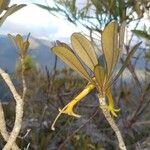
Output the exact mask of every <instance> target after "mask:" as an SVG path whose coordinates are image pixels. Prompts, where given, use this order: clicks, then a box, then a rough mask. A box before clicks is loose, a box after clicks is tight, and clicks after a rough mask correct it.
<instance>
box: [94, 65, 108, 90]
mask: <svg viewBox="0 0 150 150" xmlns="http://www.w3.org/2000/svg"><path fill="white" fill-rule="evenodd" d="M94 74H95V79H96V81H97V83H98V85H99V86H100V87H101V88H102V87H103V85H104V83H105V78H106V76H105V71H104V68H103V67H102V66H100V65H96V66H95V67H94Z"/></svg>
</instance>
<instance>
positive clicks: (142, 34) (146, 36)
mask: <svg viewBox="0 0 150 150" xmlns="http://www.w3.org/2000/svg"><path fill="white" fill-rule="evenodd" d="M132 32H133V33H134V34H136V35H137V36H139V37H141V38H144V39H146V40H150V34H148V33H147V32H146V31H142V30H132Z"/></svg>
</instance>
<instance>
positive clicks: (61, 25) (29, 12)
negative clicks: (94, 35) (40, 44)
mask: <svg viewBox="0 0 150 150" xmlns="http://www.w3.org/2000/svg"><path fill="white" fill-rule="evenodd" d="M34 2H36V3H41V2H43V4H45V0H11V3H10V5H9V6H11V5H12V4H27V6H26V7H24V8H22V9H20V10H19V11H18V12H16V13H14V14H13V15H11V16H10V17H8V18H7V20H6V21H5V23H4V24H3V26H2V27H1V29H0V33H1V34H4V35H7V34H8V33H11V34H17V33H19V34H21V35H27V34H28V33H29V32H31V35H32V36H33V37H35V38H40V39H41V38H42V39H47V40H52V41H53V40H61V39H66V38H69V37H70V35H71V34H72V33H73V32H75V31H79V29H78V28H77V27H76V26H75V25H73V24H71V23H69V22H68V21H67V20H64V18H62V17H61V16H59V17H55V16H53V15H52V14H50V13H49V12H48V11H46V10H43V9H41V8H39V7H38V6H36V5H34V4H33V3H34ZM41 4H42V3H41ZM49 5H53V1H52V0H49Z"/></svg>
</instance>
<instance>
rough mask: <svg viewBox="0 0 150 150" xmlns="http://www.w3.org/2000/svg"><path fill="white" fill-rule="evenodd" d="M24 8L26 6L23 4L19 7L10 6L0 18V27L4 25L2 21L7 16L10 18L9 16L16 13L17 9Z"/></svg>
mask: <svg viewBox="0 0 150 150" xmlns="http://www.w3.org/2000/svg"><path fill="white" fill-rule="evenodd" d="M24 6H26V5H25V4H21V5H16V4H14V5H12V6H11V7H10V8H9V9H8V10H7V11H6V13H5V14H4V15H3V16H2V17H1V18H0V26H1V25H2V24H3V23H4V21H5V20H6V18H7V17H8V16H10V15H11V14H13V13H15V12H16V11H18V10H19V9H21V8H23V7H24Z"/></svg>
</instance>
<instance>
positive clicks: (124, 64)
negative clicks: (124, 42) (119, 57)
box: [111, 42, 142, 84]
mask: <svg viewBox="0 0 150 150" xmlns="http://www.w3.org/2000/svg"><path fill="white" fill-rule="evenodd" d="M141 43H142V42H140V43H138V44H136V45H135V46H134V47H133V48H132V50H131V51H130V52H129V54H128V56H127V58H126V59H125V61H124V63H123V65H122V67H121V69H120V70H119V72H118V73H117V75H116V76H115V78H114V80H113V82H112V83H111V84H113V83H114V82H115V81H116V80H117V79H118V77H119V76H120V75H121V74H122V72H123V71H124V69H125V68H126V66H127V65H128V63H129V61H130V59H131V57H132V56H133V54H134V53H135V52H136V50H137V49H138V47H139V46H140V45H141Z"/></svg>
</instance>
